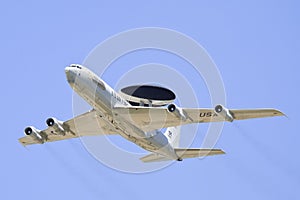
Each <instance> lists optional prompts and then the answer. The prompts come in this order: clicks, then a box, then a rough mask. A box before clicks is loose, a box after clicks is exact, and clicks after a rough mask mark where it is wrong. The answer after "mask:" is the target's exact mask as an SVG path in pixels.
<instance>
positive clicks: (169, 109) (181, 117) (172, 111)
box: [168, 104, 187, 121]
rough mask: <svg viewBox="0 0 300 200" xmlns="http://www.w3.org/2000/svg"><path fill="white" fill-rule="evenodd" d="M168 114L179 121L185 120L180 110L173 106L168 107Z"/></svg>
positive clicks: (184, 115) (185, 117)
mask: <svg viewBox="0 0 300 200" xmlns="http://www.w3.org/2000/svg"><path fill="white" fill-rule="evenodd" d="M168 112H170V113H173V114H174V115H175V116H176V117H178V118H179V119H181V120H184V121H185V120H186V119H187V116H186V114H185V113H184V111H183V110H182V108H178V107H177V106H176V105H175V104H170V105H168Z"/></svg>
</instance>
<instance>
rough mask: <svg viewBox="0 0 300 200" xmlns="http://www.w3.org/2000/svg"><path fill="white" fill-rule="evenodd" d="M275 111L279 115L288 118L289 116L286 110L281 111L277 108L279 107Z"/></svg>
mask: <svg viewBox="0 0 300 200" xmlns="http://www.w3.org/2000/svg"><path fill="white" fill-rule="evenodd" d="M274 110H275V112H274V114H275V115H277V116H284V117H286V118H289V117H288V116H287V115H286V114H285V113H284V112H282V111H280V110H277V109H274Z"/></svg>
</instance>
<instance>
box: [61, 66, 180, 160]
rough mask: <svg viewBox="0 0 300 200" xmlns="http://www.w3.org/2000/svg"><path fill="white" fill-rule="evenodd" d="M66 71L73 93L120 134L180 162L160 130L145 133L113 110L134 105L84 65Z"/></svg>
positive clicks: (143, 146)
mask: <svg viewBox="0 0 300 200" xmlns="http://www.w3.org/2000/svg"><path fill="white" fill-rule="evenodd" d="M65 72H66V76H67V80H68V82H69V84H70V86H71V87H72V88H73V90H74V91H75V92H76V93H77V94H79V95H80V96H81V97H82V98H83V99H84V100H85V101H87V102H88V103H89V104H90V105H91V106H92V107H93V108H94V109H95V110H96V111H97V112H98V114H99V116H100V117H102V119H103V120H105V121H106V122H107V124H110V125H111V128H112V129H113V130H115V131H116V132H117V133H118V134H120V135H121V136H123V137H124V138H125V139H127V140H129V141H131V142H133V143H135V144H137V145H138V146H140V147H142V148H144V149H146V150H148V151H152V152H157V153H159V154H162V155H165V156H167V157H170V158H173V159H178V156H177V155H176V153H175V151H174V149H173V147H172V146H171V145H170V143H169V141H168V138H167V137H166V136H165V135H164V134H163V133H162V132H161V131H160V130H155V131H151V132H144V131H142V130H141V129H140V128H138V127H137V126H135V124H134V123H133V122H132V121H130V119H125V118H124V117H122V118H121V117H119V115H118V113H117V109H114V108H115V107H121V106H123V107H129V106H131V105H130V104H129V103H128V102H127V101H126V100H125V99H123V98H122V97H121V96H120V95H119V94H118V93H117V92H115V91H114V90H113V89H112V88H111V87H110V86H109V85H107V84H106V83H105V82H104V81H103V80H101V79H100V78H99V77H98V76H97V75H96V74H94V73H93V72H92V71H90V70H89V69H87V68H85V67H83V66H81V65H71V66H69V67H66V69H65Z"/></svg>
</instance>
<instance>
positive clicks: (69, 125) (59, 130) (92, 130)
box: [19, 110, 117, 146]
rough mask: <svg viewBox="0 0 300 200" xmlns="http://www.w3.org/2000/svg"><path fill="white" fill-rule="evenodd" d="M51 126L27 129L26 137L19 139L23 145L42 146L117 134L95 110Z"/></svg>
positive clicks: (54, 122)
mask: <svg viewBox="0 0 300 200" xmlns="http://www.w3.org/2000/svg"><path fill="white" fill-rule="evenodd" d="M49 119H52V120H53V123H52V124H51V126H49V127H48V128H47V129H45V130H38V129H36V128H34V127H27V128H26V129H25V133H26V134H27V135H26V136H25V137H22V138H20V139H19V142H20V143H21V144H22V145H24V146H25V145H30V144H42V143H45V142H54V141H58V140H65V139H70V138H76V137H81V136H95V135H103V134H117V132H116V131H115V130H114V128H113V127H112V126H111V125H110V124H108V123H107V122H106V121H104V120H103V119H102V118H101V117H100V116H99V115H98V114H97V112H96V111H95V110H92V111H89V112H86V113H84V114H81V115H79V116H77V117H75V118H72V119H70V120H67V121H65V122H60V121H58V120H56V119H55V118H49Z"/></svg>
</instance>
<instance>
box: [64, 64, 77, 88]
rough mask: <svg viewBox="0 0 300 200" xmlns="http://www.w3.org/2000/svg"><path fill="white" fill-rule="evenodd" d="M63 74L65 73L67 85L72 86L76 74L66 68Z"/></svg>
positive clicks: (69, 68)
mask: <svg viewBox="0 0 300 200" xmlns="http://www.w3.org/2000/svg"><path fill="white" fill-rule="evenodd" d="M65 73H66V76H67V81H68V82H69V84H74V82H75V79H76V72H75V71H74V70H73V69H72V68H71V67H66V68H65Z"/></svg>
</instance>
